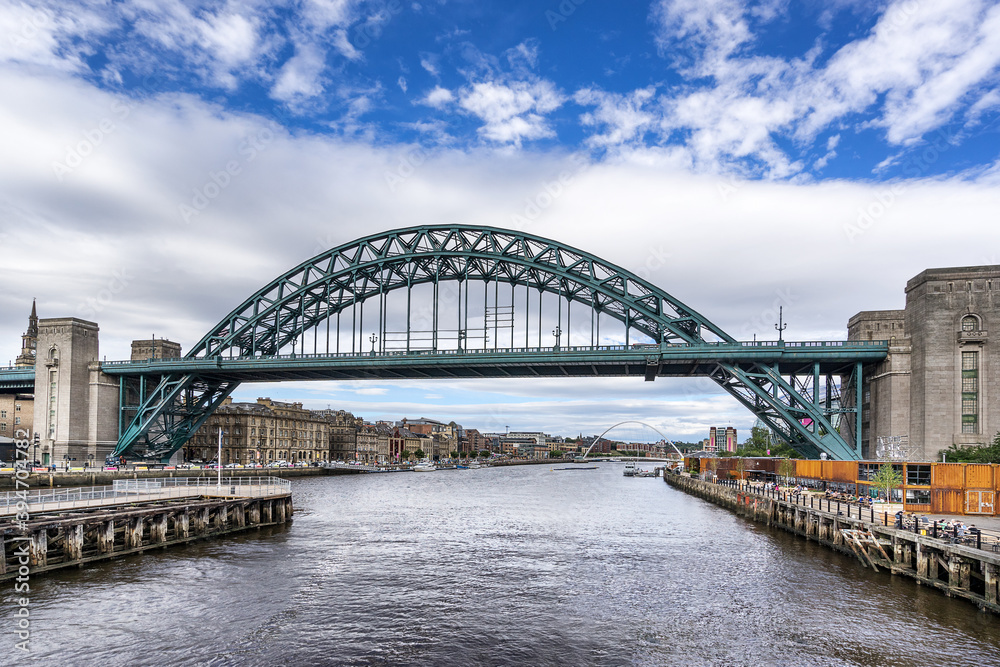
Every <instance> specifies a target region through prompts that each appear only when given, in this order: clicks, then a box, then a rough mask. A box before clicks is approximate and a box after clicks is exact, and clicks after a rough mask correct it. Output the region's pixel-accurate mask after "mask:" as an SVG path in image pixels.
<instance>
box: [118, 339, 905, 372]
mask: <svg viewBox="0 0 1000 667" xmlns="http://www.w3.org/2000/svg"><path fill="white" fill-rule="evenodd" d="M887 344H888V341H884V340H850V341H844V340H820V341H776V340H775V341H760V340H758V341H737V342H735V343H730V342H727V341H711V342H703V343H697V344H692V343H664V344H662V345H660V344H657V343H632V344H630V345H563V346H559V347H555V346H553V347H498V348H466V349H439V350H433V349H426V348H421V349H410V350H376V351H375V352H330V353H325V352H318V353H295V354H275V355H243V356H232V357H222V359H223V360H224V361H229V362H240V361H267V360H276V361H308V360H310V359H370V358H372V357H382V358H384V357H407V356H426V355H433V356H459V355H472V356H480V355H501V354H504V355H507V354H540V353H546V354H553V353H560V352H630V351H631V352H643V351H649V352H653V351H658V350H660V349H669V350H684V349H696V348H705V347H715V348H734V349H751V350H753V349H762V350H769V351H770V350H780V349H788V348H792V349H802V348H824V347H827V348H829V347H833V348H844V347H884V346H885V345H887ZM215 360H216V359H215V358H205V357H194V358H188V357H177V358H172V359H146V360H142V361H139V360H135V361H133V360H122V361H102V362H101V365H102V366H106V367H111V366H130V365H141V364H147V363H156V364H170V363H178V364H183V363H190V362H197V361H206V362H208V361H212V362H214V361H215Z"/></svg>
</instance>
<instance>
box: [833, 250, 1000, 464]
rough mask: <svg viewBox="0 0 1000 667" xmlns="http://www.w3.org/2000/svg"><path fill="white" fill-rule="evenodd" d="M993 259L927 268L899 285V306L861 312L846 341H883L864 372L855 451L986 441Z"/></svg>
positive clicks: (992, 424) (996, 314)
mask: <svg viewBox="0 0 1000 667" xmlns="http://www.w3.org/2000/svg"><path fill="white" fill-rule="evenodd" d="M997 290H1000V266H973V267H958V268H943V269H928V270H926V271H923V272H922V273H920V274H919V275H917V276H915V277H914V278H912V279H911V280H910V281H909V282H907V284H906V305H905V308H904V309H902V310H878V311H863V312H860V313H858V314H857V315H855V316H854V317H852V318H851V319H850V321H849V322H848V339H849V340H886V341H889V356H888V358H887V359H886V360H885V361H884V362H882V363H881V364H879V365H878V366H876V367H874V368H872V369H870V370H869V371H868V372H866V374H865V378H864V384H863V387H862V397H863V398H862V406H861V407H862V413H861V414H862V434H861V435H862V453H863V455H864V456H865V458H875V457H876V455H877V452H878V449H879V447H878V445H879V442H880V439H881V442H883V443H885V442H888V441H895V442H897V443H899V442H902V443H904V444H903V445H902V447H903V448H904V450H905V452H904V454H903V455H904V457H905V458H908V459H909V460H936V459H938V458H939V453H940V452H941V451H942V450H945V449H947V448H948V447H949V446H951V445H958V446H970V445H981V444H987V443H989V442H991V441H992V440H993V438H994V436H995V435H996V434H997V432H998V431H1000V352H998V351H997V346H996V342H995V341H994V342H993V343H992V344H991V343H990V342H989V332H990V331H991V330H992V331H993V332H994V335H996V332H998V331H1000V309H998V306H1000V295H998V293H997Z"/></svg>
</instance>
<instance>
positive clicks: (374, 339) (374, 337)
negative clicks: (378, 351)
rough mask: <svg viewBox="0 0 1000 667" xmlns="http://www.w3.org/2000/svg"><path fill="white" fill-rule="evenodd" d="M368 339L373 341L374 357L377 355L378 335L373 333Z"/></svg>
mask: <svg viewBox="0 0 1000 667" xmlns="http://www.w3.org/2000/svg"><path fill="white" fill-rule="evenodd" d="M368 340H370V341H371V342H372V356H373V357H374V356H375V343H376V342H378V336H376V335H375V334H372V335H371V336H369V337H368Z"/></svg>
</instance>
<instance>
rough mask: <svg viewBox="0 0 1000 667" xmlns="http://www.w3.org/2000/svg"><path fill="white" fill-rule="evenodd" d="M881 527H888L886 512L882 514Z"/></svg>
mask: <svg viewBox="0 0 1000 667" xmlns="http://www.w3.org/2000/svg"><path fill="white" fill-rule="evenodd" d="M882 525H883V526H888V525H889V513H888V512H882Z"/></svg>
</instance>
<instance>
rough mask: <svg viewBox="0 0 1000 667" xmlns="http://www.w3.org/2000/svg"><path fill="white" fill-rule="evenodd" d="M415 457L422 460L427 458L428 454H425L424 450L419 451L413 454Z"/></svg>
mask: <svg viewBox="0 0 1000 667" xmlns="http://www.w3.org/2000/svg"><path fill="white" fill-rule="evenodd" d="M413 455H414V456H415V457H417V458H418V459H422V458H424V457H425V456H427V455H426V454H424V450H422V449H418V450H417V451H415V452H413Z"/></svg>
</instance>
